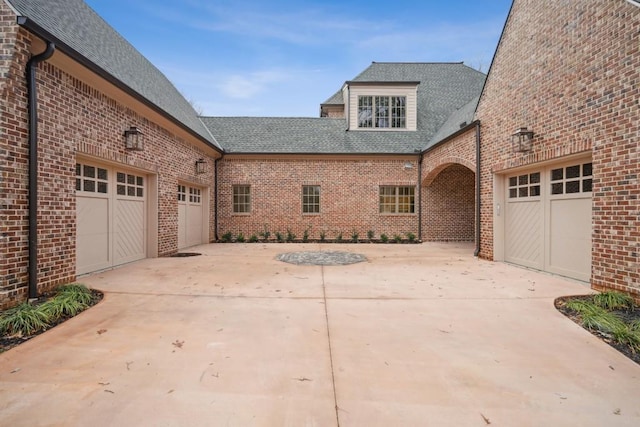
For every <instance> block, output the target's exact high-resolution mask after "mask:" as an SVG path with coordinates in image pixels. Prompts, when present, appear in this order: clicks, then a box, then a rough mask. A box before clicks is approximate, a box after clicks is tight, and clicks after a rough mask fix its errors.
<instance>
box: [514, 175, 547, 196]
mask: <svg viewBox="0 0 640 427" xmlns="http://www.w3.org/2000/svg"><path fill="white" fill-rule="evenodd" d="M539 195H540V172H534V173H530V174H524V175H518V176H512V177H509V198H510V199H516V198H517V199H524V198H527V197H537V196H539Z"/></svg>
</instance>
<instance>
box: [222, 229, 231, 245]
mask: <svg viewBox="0 0 640 427" xmlns="http://www.w3.org/2000/svg"><path fill="white" fill-rule="evenodd" d="M232 239H233V233H231V232H230V231H227V232H226V233H224V234H223V235H222V236H220V241H221V242H223V243H229V242H230V241H231V240H232Z"/></svg>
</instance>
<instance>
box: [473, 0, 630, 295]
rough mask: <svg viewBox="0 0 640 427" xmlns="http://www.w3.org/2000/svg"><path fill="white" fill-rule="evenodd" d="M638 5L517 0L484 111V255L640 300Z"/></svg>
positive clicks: (625, 0) (620, 0)
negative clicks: (525, 142)
mask: <svg viewBox="0 0 640 427" xmlns="http://www.w3.org/2000/svg"><path fill="white" fill-rule="evenodd" d="M637 6H638V2H634V1H631V0H592V1H578V0H569V1H564V2H558V1H553V0H545V1H542V2H541V1H534V0H515V1H514V3H513V5H512V8H511V11H510V13H509V16H508V19H507V22H506V25H505V27H504V30H503V34H502V37H501V39H500V42H499V44H498V47H497V50H496V53H495V56H494V59H493V62H492V65H491V68H490V71H489V73H488V77H487V82H486V85H485V88H484V90H483V94H482V97H481V99H480V102H479V104H478V108H477V112H476V119H477V120H479V121H480V123H481V139H480V140H481V145H480V154H481V158H480V167H479V170H480V174H479V175H480V193H481V196H480V211H481V221H480V234H481V237H480V256H481V257H483V258H487V259H493V260H496V261H508V262H512V263H515V264H519V265H524V266H527V267H531V268H535V269H539V270H544V271H548V272H551V273H556V274H561V275H564V276H569V277H574V278H577V279H580V280H584V281H589V282H590V283H591V286H592V287H593V288H595V289H605V288H609V289H618V290H622V291H627V292H630V293H633V294H635V295H636V297H640V263H639V256H640V203H639V198H640V181H639V179H638V178H639V175H640V151H639V150H640V102H639V99H640V7H637ZM521 127H526V128H527V131H532V132H533V140H532V146H531V149H530V150H527V151H523V152H518V151H517V150H514V149H513V147H511V146H510V145H511V144H510V135H511V134H513V133H514V131H515V130H516V129H519V128H521Z"/></svg>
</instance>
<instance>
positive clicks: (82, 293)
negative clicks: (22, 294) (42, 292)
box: [0, 283, 94, 337]
mask: <svg viewBox="0 0 640 427" xmlns="http://www.w3.org/2000/svg"><path fill="white" fill-rule="evenodd" d="M93 302H94V295H93V294H92V293H91V290H89V289H88V288H87V287H86V286H84V285H81V284H78V283H73V284H70V285H64V286H60V287H59V288H58V289H57V290H56V293H55V294H54V295H53V296H52V297H50V298H49V299H47V300H46V301H45V302H43V303H40V304H38V303H36V304H31V303H28V302H25V303H22V304H20V305H18V306H17V307H13V308H11V309H9V310H6V311H5V312H3V313H1V314H0V334H2V335H6V336H22V337H24V336H29V335H34V334H37V333H39V332H42V331H44V330H46V329H48V328H49V327H50V326H52V325H55V324H57V322H59V321H60V320H61V319H63V318H65V317H73V316H75V315H77V314H78V313H80V312H82V311H84V310H86V309H87V308H89V306H90V305H91V304H92V303H93Z"/></svg>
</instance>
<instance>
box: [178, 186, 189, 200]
mask: <svg viewBox="0 0 640 427" xmlns="http://www.w3.org/2000/svg"><path fill="white" fill-rule="evenodd" d="M186 200H187V187H185V186H184V185H180V184H178V201H179V202H184V201H186Z"/></svg>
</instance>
